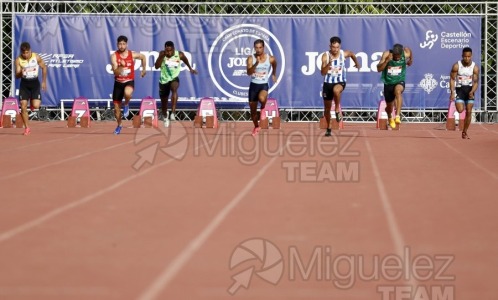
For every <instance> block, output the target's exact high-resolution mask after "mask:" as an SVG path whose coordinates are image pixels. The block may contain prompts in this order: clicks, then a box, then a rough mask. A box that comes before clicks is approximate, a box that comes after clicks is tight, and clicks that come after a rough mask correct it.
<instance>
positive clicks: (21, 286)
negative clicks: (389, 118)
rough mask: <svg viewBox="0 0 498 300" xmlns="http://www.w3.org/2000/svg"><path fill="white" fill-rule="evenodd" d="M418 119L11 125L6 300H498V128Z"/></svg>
mask: <svg viewBox="0 0 498 300" xmlns="http://www.w3.org/2000/svg"><path fill="white" fill-rule="evenodd" d="M127 125H131V124H128V123H127ZM402 125H403V126H402V130H400V131H380V130H377V129H375V124H371V123H369V124H346V126H345V129H343V130H340V131H338V132H334V134H335V135H334V136H333V137H331V138H327V139H325V138H324V137H323V136H322V135H323V132H322V131H321V130H319V129H318V124H317V123H285V124H283V128H282V129H280V130H273V129H269V130H263V131H262V132H261V134H260V135H259V136H258V137H257V138H253V137H252V136H251V135H250V132H251V125H250V123H221V124H220V128H218V129H194V128H192V123H183V122H175V123H174V124H173V126H172V127H170V128H158V129H154V128H141V129H133V128H124V129H123V133H122V134H121V135H119V136H114V135H113V134H112V131H113V129H114V126H115V123H113V122H94V123H92V127H91V128H66V124H65V123H64V122H47V123H43V122H32V134H31V135H30V136H27V137H25V136H22V135H21V133H22V129H16V128H13V129H3V128H1V129H0V141H1V147H0V170H1V172H0V198H1V210H0V270H1V271H0V299H37V300H39V299H239V298H240V299H382V300H384V299H495V298H496V294H497V292H498V288H497V285H496V284H495V278H494V276H493V275H494V273H495V271H496V270H497V269H498V268H497V267H498V258H497V256H496V253H498V239H497V238H496V228H498V218H496V211H497V208H498V204H497V202H496V195H497V188H496V187H497V184H498V159H496V149H498V126H497V125H485V124H472V125H471V127H470V130H469V135H470V137H471V139H470V140H462V139H461V138H460V133H459V132H458V131H457V132H455V131H446V130H442V129H443V128H444V125H442V124H402Z"/></svg>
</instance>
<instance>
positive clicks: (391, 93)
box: [377, 44, 413, 128]
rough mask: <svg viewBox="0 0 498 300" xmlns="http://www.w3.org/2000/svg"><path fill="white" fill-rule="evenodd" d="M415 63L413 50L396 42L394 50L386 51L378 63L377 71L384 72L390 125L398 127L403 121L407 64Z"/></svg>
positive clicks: (385, 97) (383, 78)
mask: <svg viewBox="0 0 498 300" xmlns="http://www.w3.org/2000/svg"><path fill="white" fill-rule="evenodd" d="M412 63H413V55H412V50H411V49H410V48H408V47H403V45H401V44H395V45H394V46H393V49H392V50H389V51H384V53H382V58H381V59H380V61H379V64H378V65H377V71H378V72H382V76H381V79H382V82H384V99H385V100H386V113H387V117H388V119H389V126H391V128H396V124H400V123H401V108H402V106H403V91H404V90H405V78H406V66H411V65H412ZM393 107H396V116H395V118H393V116H392V111H393Z"/></svg>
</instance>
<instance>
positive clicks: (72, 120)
mask: <svg viewBox="0 0 498 300" xmlns="http://www.w3.org/2000/svg"><path fill="white" fill-rule="evenodd" d="M78 123H79V124H80V126H81V127H83V128H88V127H90V107H89V106H88V99H87V98H85V97H78V98H76V99H74V101H73V108H72V109H71V115H70V116H69V118H68V119H67V127H76V125H77V124H78Z"/></svg>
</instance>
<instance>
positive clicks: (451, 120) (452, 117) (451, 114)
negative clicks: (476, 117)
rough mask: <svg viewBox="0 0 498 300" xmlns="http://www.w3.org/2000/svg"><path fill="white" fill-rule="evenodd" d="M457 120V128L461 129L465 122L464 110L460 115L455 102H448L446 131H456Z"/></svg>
mask: <svg viewBox="0 0 498 300" xmlns="http://www.w3.org/2000/svg"><path fill="white" fill-rule="evenodd" d="M457 119H458V120H459V123H458V124H459V127H462V128H460V129H463V124H464V122H465V110H464V111H462V113H461V114H459V113H458V111H457V110H456V106H455V101H450V104H449V106H448V115H447V116H446V129H447V130H456V122H455V121H456V120H457Z"/></svg>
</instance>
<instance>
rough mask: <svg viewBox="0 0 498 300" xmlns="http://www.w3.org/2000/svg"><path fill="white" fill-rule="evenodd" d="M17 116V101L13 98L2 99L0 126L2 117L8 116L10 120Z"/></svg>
mask: <svg viewBox="0 0 498 300" xmlns="http://www.w3.org/2000/svg"><path fill="white" fill-rule="evenodd" d="M18 114H19V101H18V100H17V98H15V97H8V98H5V99H3V104H2V116H1V117H0V126H3V125H2V120H3V116H6V115H7V116H10V117H11V119H13V118H15V117H16V116H17V115H18Z"/></svg>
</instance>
